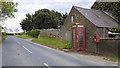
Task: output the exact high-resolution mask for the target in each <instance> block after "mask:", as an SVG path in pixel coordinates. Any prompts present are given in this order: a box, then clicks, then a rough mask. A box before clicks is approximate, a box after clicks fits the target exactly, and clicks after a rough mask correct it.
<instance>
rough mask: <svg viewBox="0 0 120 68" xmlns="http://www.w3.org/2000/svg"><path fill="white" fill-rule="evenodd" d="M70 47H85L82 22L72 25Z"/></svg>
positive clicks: (80, 48) (82, 48)
mask: <svg viewBox="0 0 120 68" xmlns="http://www.w3.org/2000/svg"><path fill="white" fill-rule="evenodd" d="M72 48H73V49H75V50H84V49H85V27H84V25H82V24H74V25H73V26H72Z"/></svg>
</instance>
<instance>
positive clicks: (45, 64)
mask: <svg viewBox="0 0 120 68" xmlns="http://www.w3.org/2000/svg"><path fill="white" fill-rule="evenodd" d="M43 64H44V65H45V66H47V67H48V68H51V67H50V66H49V65H48V64H47V63H43Z"/></svg>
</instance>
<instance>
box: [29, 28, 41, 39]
mask: <svg viewBox="0 0 120 68" xmlns="http://www.w3.org/2000/svg"><path fill="white" fill-rule="evenodd" d="M39 34H40V30H39V29H35V30H31V31H28V32H27V35H28V36H32V37H36V38H38V35H39Z"/></svg>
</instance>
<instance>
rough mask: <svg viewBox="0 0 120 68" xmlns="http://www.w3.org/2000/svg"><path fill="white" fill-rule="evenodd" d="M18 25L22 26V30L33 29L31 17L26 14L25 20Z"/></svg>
mask: <svg viewBox="0 0 120 68" xmlns="http://www.w3.org/2000/svg"><path fill="white" fill-rule="evenodd" d="M20 25H21V26H22V29H23V30H26V31H30V30H32V29H33V27H34V24H33V19H32V15H30V14H26V18H25V19H23V20H22V21H21V23H20Z"/></svg>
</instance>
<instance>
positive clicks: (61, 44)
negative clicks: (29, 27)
mask: <svg viewBox="0 0 120 68" xmlns="http://www.w3.org/2000/svg"><path fill="white" fill-rule="evenodd" d="M32 41H33V42H35V43H39V44H43V45H45V46H48V47H52V48H55V49H59V50H62V49H63V48H66V49H71V43H70V42H65V41H62V40H59V39H56V38H49V37H48V36H40V38H34V39H32Z"/></svg>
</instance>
